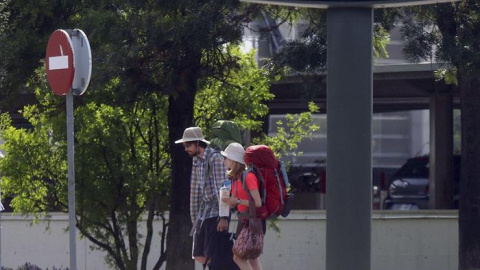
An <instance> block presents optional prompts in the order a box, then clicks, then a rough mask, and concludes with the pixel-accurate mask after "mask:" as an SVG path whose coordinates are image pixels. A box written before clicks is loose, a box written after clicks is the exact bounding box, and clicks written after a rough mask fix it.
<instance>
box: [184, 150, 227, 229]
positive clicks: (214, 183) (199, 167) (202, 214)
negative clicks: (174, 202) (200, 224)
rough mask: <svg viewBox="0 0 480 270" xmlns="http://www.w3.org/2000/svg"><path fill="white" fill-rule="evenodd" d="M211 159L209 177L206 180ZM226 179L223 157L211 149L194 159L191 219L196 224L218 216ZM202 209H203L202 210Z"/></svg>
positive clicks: (191, 183)
mask: <svg viewBox="0 0 480 270" xmlns="http://www.w3.org/2000/svg"><path fill="white" fill-rule="evenodd" d="M207 157H209V159H210V165H209V167H210V168H209V171H210V172H209V176H208V177H207V179H204V178H205V170H206V169H207V164H208V160H206V158H207ZM224 179H226V175H225V165H224V163H223V156H222V155H221V154H220V153H219V152H214V150H213V149H212V148H210V147H207V148H205V151H204V152H203V155H202V156H201V157H198V156H195V157H193V164H192V175H191V178H190V217H191V219H192V222H193V223H194V224H195V221H196V220H197V218H200V220H204V219H206V218H212V217H217V216H218V196H219V190H220V187H221V186H222V181H223V180H224ZM202 202H205V203H204V206H203V207H202ZM200 208H202V209H200Z"/></svg>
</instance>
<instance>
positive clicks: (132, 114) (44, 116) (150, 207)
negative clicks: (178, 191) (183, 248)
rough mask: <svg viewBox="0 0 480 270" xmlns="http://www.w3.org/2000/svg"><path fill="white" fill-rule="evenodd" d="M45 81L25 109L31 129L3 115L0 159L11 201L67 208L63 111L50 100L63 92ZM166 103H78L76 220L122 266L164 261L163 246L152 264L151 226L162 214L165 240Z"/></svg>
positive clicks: (23, 207) (23, 209)
mask: <svg viewBox="0 0 480 270" xmlns="http://www.w3.org/2000/svg"><path fill="white" fill-rule="evenodd" d="M40 85H41V86H42V87H41V88H37V90H36V91H37V95H38V97H39V102H40V104H38V105H31V106H26V107H25V109H24V111H23V115H24V117H25V118H26V119H27V120H28V121H29V122H30V123H31V125H32V126H33V128H32V129H17V128H14V127H12V126H11V123H10V121H9V117H8V115H6V114H3V115H2V122H1V127H2V129H1V130H2V137H3V139H4V140H5V144H4V145H3V146H2V148H3V150H5V152H6V153H7V155H6V157H5V158H3V159H2V160H0V169H1V171H2V172H3V174H4V175H3V179H2V180H3V183H2V184H3V187H4V192H5V194H7V195H10V196H13V200H12V202H11V204H12V207H13V208H14V209H15V211H16V212H19V213H23V214H31V213H33V214H36V215H40V214H47V213H46V211H51V210H52V209H56V210H59V211H66V210H67V208H68V204H67V182H68V181H67V179H66V174H65V171H66V170H67V162H66V159H65V157H66V140H65V139H66V133H65V112H64V111H63V112H62V111H61V110H59V108H58V107H57V106H51V105H54V104H55V103H58V102H59V98H58V97H52V95H53V94H52V93H50V91H47V90H46V89H48V88H47V87H45V86H46V85H45V82H44V83H43V84H40ZM41 89H44V90H43V91H42V90H41ZM49 102H51V103H49ZM55 105H56V104H55ZM165 107H166V99H165V98H162V97H159V96H158V95H156V94H155V93H152V94H150V95H148V96H145V98H144V99H139V100H138V101H137V102H136V103H134V104H132V106H131V107H123V108H122V107H112V106H109V105H106V104H99V103H94V102H89V103H87V104H84V105H83V106H81V107H79V108H77V109H76V111H75V116H76V125H77V130H76V141H75V144H76V145H75V146H76V153H75V154H76V161H77V162H76V164H75V165H76V180H77V181H76V186H77V202H76V205H77V211H76V214H77V216H76V219H77V220H76V224H77V228H78V229H79V230H80V232H81V233H82V235H83V236H84V237H87V238H88V239H89V240H90V241H91V242H93V243H94V244H95V245H96V248H97V249H102V250H104V251H106V252H107V254H108V256H107V258H106V259H107V261H108V262H109V264H110V265H111V266H116V267H117V268H118V269H132V270H133V269H159V268H160V266H161V265H162V263H164V262H165V255H166V253H165V249H163V250H161V253H160V254H154V258H156V259H155V260H156V261H155V263H154V267H153V268H147V258H148V255H149V252H150V246H151V245H152V244H153V242H152V240H153V235H154V234H155V233H157V231H155V230H158V228H156V229H154V228H153V221H154V219H155V218H157V219H158V218H162V219H163V228H161V230H160V232H159V233H160V239H161V241H162V242H163V241H164V240H165V233H166V232H167V224H166V223H165V217H164V216H163V212H164V211H165V210H166V207H167V201H168V190H169V185H170V182H169V174H170V158H169V155H168V152H167V151H166V147H167V145H168V144H167V141H166V140H165V139H164V138H166V135H167V132H168V130H167V128H166V127H165V125H163V123H165V122H166V111H165V109H164V108H165ZM142 221H144V223H143V224H142ZM140 225H141V226H143V227H144V228H145V233H143V232H142V231H140V229H139V228H140ZM139 264H140V268H137V265H139Z"/></svg>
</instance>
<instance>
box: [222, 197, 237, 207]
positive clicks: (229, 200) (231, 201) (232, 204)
mask: <svg viewBox="0 0 480 270" xmlns="http://www.w3.org/2000/svg"><path fill="white" fill-rule="evenodd" d="M222 202H224V203H226V204H228V205H229V206H230V208H234V207H235V206H237V198H236V197H228V198H222Z"/></svg>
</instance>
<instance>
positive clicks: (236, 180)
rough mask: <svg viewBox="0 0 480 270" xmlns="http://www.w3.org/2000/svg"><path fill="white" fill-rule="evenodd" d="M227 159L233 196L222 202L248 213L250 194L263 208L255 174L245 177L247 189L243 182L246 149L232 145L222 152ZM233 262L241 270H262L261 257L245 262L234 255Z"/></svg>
mask: <svg viewBox="0 0 480 270" xmlns="http://www.w3.org/2000/svg"><path fill="white" fill-rule="evenodd" d="M221 154H222V155H223V156H224V157H225V167H226V169H227V177H228V178H229V179H231V181H232V196H231V197H228V198H223V199H222V201H223V202H224V203H227V204H229V205H230V207H232V208H233V207H237V210H238V213H243V212H248V205H249V201H250V197H249V194H248V193H249V192H250V194H251V195H252V198H253V200H254V202H255V206H256V207H261V206H262V200H261V198H260V192H259V182H258V179H257V177H256V176H255V174H254V173H248V174H247V176H246V177H245V181H246V187H247V189H248V191H247V190H245V189H244V188H243V183H242V181H241V176H242V173H243V172H244V171H245V161H244V157H245V149H243V146H242V145H241V144H239V143H231V144H229V145H228V146H227V148H225V151H221ZM233 260H234V261H235V263H236V264H237V265H238V267H240V269H241V270H261V269H263V268H262V265H261V264H260V260H259V257H257V258H256V259H249V260H245V259H242V258H240V257H238V256H236V255H234V257H233Z"/></svg>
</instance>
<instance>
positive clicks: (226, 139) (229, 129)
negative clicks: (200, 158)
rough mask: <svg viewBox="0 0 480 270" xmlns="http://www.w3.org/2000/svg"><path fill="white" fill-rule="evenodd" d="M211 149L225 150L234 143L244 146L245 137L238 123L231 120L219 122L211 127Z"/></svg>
mask: <svg viewBox="0 0 480 270" xmlns="http://www.w3.org/2000/svg"><path fill="white" fill-rule="evenodd" d="M210 132H211V135H210V147H212V148H214V149H217V150H222V151H223V150H225V148H227V146H228V145H229V144H230V143H232V142H237V143H239V144H241V145H243V135H242V131H241V129H240V127H239V126H238V124H237V123H235V122H233V121H229V120H218V121H217V122H215V123H214V124H213V125H212V127H211V131H210Z"/></svg>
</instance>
